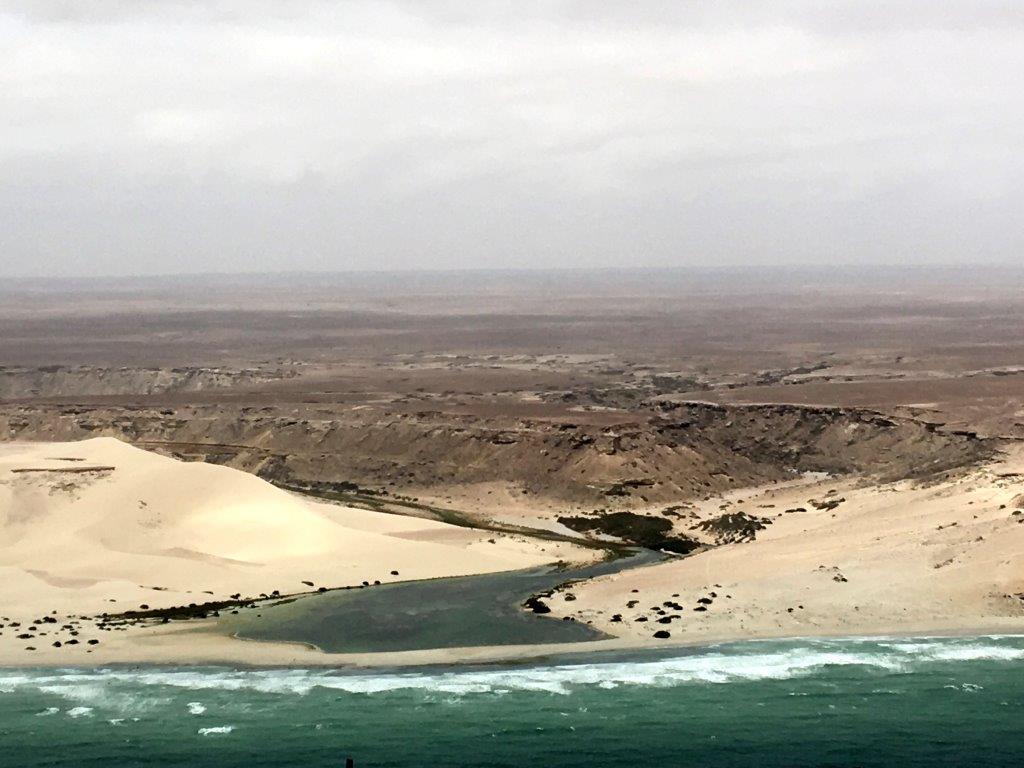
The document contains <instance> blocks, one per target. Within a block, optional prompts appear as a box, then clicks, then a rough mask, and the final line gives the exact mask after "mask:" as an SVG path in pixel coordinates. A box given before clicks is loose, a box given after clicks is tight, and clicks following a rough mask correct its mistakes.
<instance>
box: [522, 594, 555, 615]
mask: <svg viewBox="0 0 1024 768" xmlns="http://www.w3.org/2000/svg"><path fill="white" fill-rule="evenodd" d="M523 606H524V607H526V608H529V609H530V610H531V611H533V612H534V613H551V609H550V608H549V607H548V606H547V604H546V603H545V602H544V601H543V600H541V599H540V598H539V597H536V596H533V597H529V598H527V599H526V602H524V603H523Z"/></svg>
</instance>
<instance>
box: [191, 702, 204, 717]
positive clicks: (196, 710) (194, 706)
mask: <svg viewBox="0 0 1024 768" xmlns="http://www.w3.org/2000/svg"><path fill="white" fill-rule="evenodd" d="M186 706H187V707H188V713H189V714H190V715H201V714H203V712H205V711H206V707H204V706H203V705H202V704H201V703H200V702H198V701H190V702H189V703H188V704H186Z"/></svg>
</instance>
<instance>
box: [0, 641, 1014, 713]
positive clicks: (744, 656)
mask: <svg viewBox="0 0 1024 768" xmlns="http://www.w3.org/2000/svg"><path fill="white" fill-rule="evenodd" d="M1022 646H1024V642H1022V639H1021V638H970V639H923V640H913V641H911V640H895V639H873V640H866V639H864V640H856V639H855V640H849V639H847V640H807V641H803V642H771V641H765V642H749V643H741V644H733V645H723V646H718V647H714V648H710V649H702V650H700V651H693V652H688V653H686V652H683V655H676V656H671V657H667V658H665V657H660V658H658V657H655V658H652V657H650V656H647V657H643V656H634V657H632V658H629V659H628V660H614V661H596V662H591V663H582V664H560V665H553V666H532V667H515V668H503V669H493V668H489V669H472V668H469V669H450V668H449V669H445V670H440V671H438V670H431V671H417V672H394V671H390V672H373V673H371V672H359V673H350V672H338V671H330V670H309V669H274V670H233V669H225V668H195V669H181V668H169V669H168V668H151V669H145V668H144V669H135V670H131V671H122V670H118V669H105V670H95V671H93V670H89V671H85V670H63V671H52V672H46V671H39V672H35V673H26V672H25V671H19V672H17V673H13V672H12V673H3V672H0V690H5V691H13V690H19V689H21V690H24V689H34V690H36V691H39V692H43V693H50V694H57V695H59V696H61V697H62V698H64V699H66V700H68V701H70V702H73V703H76V704H78V705H79V706H82V705H90V706H95V705H96V704H97V703H99V702H101V701H102V702H105V703H108V704H109V703H111V702H119V701H120V700H119V698H118V697H119V696H121V697H126V696H129V693H128V692H127V691H126V690H125V689H129V690H130V691H131V692H132V693H133V694H139V693H142V692H144V691H151V692H153V693H154V694H156V693H161V694H162V695H165V696H167V695H173V692H174V691H176V690H178V691H182V692H184V691H251V692H256V693H265V694H280V695H305V694H307V693H309V692H310V691H312V690H314V689H317V688H320V689H328V690H337V691H342V692H346V693H350V694H366V695H371V694H378V693H386V692H391V691H400V690H414V691H415V690H419V691H426V692H430V693H442V694H449V695H470V694H482V693H499V694H500V693H508V692H510V691H539V692H549V693H553V694H568V693H571V692H572V690H573V689H574V688H576V687H587V686H595V687H600V688H616V687H619V686H656V687H672V686H678V685H687V684H724V683H734V682H744V681H757V680H786V679H791V678H797V677H804V676H808V675H812V674H814V673H815V672H818V671H821V670H824V669H827V668H836V667H861V668H870V669H874V670H878V671H880V672H883V673H890V674H900V673H906V672H913V671H915V670H918V669H921V668H923V667H925V666H928V665H942V664H951V663H962V662H970V661H989V662H1008V661H1017V660H1020V659H1022V658H1024V647H1022ZM130 702H131V703H134V704H138V703H139V702H138V700H137V699H136V698H135V696H131V697H130V698H129V699H127V700H125V701H124V702H123V703H124V705H125V708H127V707H128V705H129V703H130ZM186 707H187V709H188V711H189V712H190V713H192V714H201V713H202V712H203V711H205V707H204V705H202V704H200V703H199V702H196V701H194V700H193V701H190V702H188V703H187V704H186ZM69 714H70V712H69Z"/></svg>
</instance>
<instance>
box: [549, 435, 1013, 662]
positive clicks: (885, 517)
mask: <svg viewBox="0 0 1024 768" xmlns="http://www.w3.org/2000/svg"><path fill="white" fill-rule="evenodd" d="M1022 490H1024V449H1020V448H1019V447H1013V448H1011V449H1010V450H1009V452H1008V453H1007V454H1005V455H1003V456H1002V457H1001V458H1000V459H999V460H997V461H995V462H993V463H991V464H989V465H987V466H984V467H980V468H977V469H974V470H971V471H968V472H967V473H957V474H954V475H952V476H951V477H948V478H946V479H938V480H933V481H929V482H921V483H917V482H910V481H902V482H897V483H887V484H881V485H875V484H868V483H866V482H864V481H856V480H850V481H843V482H837V481H836V480H824V481H820V482H812V483H805V484H797V485H793V486H790V487H785V488H778V487H771V486H768V487H763V488H761V489H750V488H748V489H743V490H739V491H736V492H734V493H733V494H729V495H728V496H727V497H726V500H728V501H730V506H729V509H728V511H729V512H735V511H736V510H737V509H740V508H743V509H745V510H746V511H747V512H748V513H751V514H754V515H758V516H762V518H763V519H765V520H769V521H771V522H770V523H768V524H767V527H765V528H764V529H763V530H761V531H758V532H757V537H756V539H755V540H754V541H749V542H738V543H728V544H725V545H722V546H719V547H716V548H714V549H711V550H708V551H705V552H701V553H698V554H695V555H693V556H691V557H688V558H685V559H682V560H675V561H670V562H668V563H665V564H661V565H656V566H652V567H647V568H641V569H636V570H633V571H627V572H623V573H620V574H617V575H615V576H610V577H607V578H601V579H596V580H594V581H592V582H589V583H586V584H580V585H575V586H574V587H573V588H572V592H573V598H574V599H573V600H572V601H566V600H565V595H564V594H562V595H560V596H557V597H555V598H554V599H552V600H551V603H550V604H551V607H552V609H553V613H554V615H556V616H557V615H572V616H574V617H576V618H577V619H580V620H590V621H593V622H594V624H595V626H599V627H601V628H602V629H605V630H607V631H608V632H611V633H613V634H615V635H617V636H619V637H623V638H630V639H633V640H636V641H640V642H652V641H653V642H656V643H664V642H676V641H686V642H706V641H709V640H720V639H741V638H750V637H778V636H805V635H859V634H891V633H892V634H896V633H932V632H936V633H947V632H969V631H1009V632H1020V631H1022V630H1024V504H1022V503H1021V502H1020V498H1021V496H1020V494H1021V491H1022ZM730 497H731V498H730ZM740 499H742V502H740V501H739V500H740ZM812 500H813V501H817V502H818V505H819V506H821V507H823V508H820V509H819V508H816V506H815V505H814V504H813V503H812ZM830 501H831V502H834V505H833V504H828V503H825V502H830ZM720 502H722V499H721V498H719V499H714V500H711V501H710V502H709V503H708V504H706V505H703V508H698V510H697V512H696V515H697V516H699V517H701V518H704V519H707V517H708V516H710V515H715V514H717V515H721V514H722V512H721V510H720V509H719V504H720ZM693 522H694V521H693V520H690V521H687V523H686V525H687V530H689V525H692V524H693ZM691 532H692V531H691ZM634 601H635V602H634ZM702 601H703V602H702ZM666 603H669V605H666ZM673 604H674V605H673ZM676 606H678V607H676ZM654 608H657V609H658V610H654ZM659 611H660V612H659ZM616 615H618V616H620V617H621V618H620V619H614V618H613V617H615V616H616ZM670 617H674V618H670ZM665 619H668V620H667V621H664V620H665ZM656 631H667V632H669V633H670V638H668V639H667V640H654V638H653V634H654V633H655V632H656Z"/></svg>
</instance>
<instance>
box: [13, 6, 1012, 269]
mask: <svg viewBox="0 0 1024 768" xmlns="http://www.w3.org/2000/svg"><path fill="white" fill-rule="evenodd" d="M1022 80H1024V3H1022V2H1020V0H1005V1H1003V2H995V1H990V0H957V1H955V2H946V1H944V0H918V1H915V2H911V1H910V0H855V1H854V0H831V1H830V2H827V3H826V2H820V1H819V0H814V1H808V2H797V1H795V0H743V1H742V2H741V1H739V0H736V1H735V2H730V1H728V0H718V1H716V2H711V1H710V0H646V1H645V0H636V1H635V2H622V1H621V0H607V1H606V0H589V1H586V2H585V1H582V0H562V1H558V0H548V1H547V2H538V1H536V0H506V1H504V2H501V1H498V0H462V2H455V1H454V0H392V1H389V0H377V1H376V2H361V1H360V0H331V1H327V0H276V2H271V1H270V0H244V1H242V0H238V1H237V2H217V1H216V0H208V1H207V2H191V1H188V0H162V1H161V2H140V1H139V0H89V2H87V3H83V2H80V1H78V0H0V276H3V277H12V276H48V275H58V276H105V275H114V276H121V275H148V274H183V273H203V272H229V273H230V272H263V271H293V270H297V271H345V270H367V269H369V270H377V269H379V270H392V269H396V270H403V269H463V268H503V269H517V268H530V269H533V268H548V267H558V268H601V267H620V268H621V267H626V268H629V267H705V266H718V265H752V266H761V265H779V264H784V265H818V266H820V265H826V266H827V265H831V264H837V265H838V264H843V265H875V264H924V265H928V264H979V265H980V264H1018V263H1021V262H1022V261H1024V259H1022V256H1024V203H1022V201H1024V95H1022V94H1024V86H1022Z"/></svg>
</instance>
